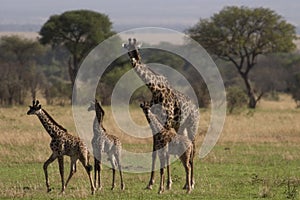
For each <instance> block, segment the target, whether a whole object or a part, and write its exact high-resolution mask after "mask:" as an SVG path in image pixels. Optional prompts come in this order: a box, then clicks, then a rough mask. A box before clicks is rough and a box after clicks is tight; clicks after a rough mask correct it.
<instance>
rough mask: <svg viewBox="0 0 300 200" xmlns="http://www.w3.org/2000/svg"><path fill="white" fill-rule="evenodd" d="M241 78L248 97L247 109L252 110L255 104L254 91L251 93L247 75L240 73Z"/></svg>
mask: <svg viewBox="0 0 300 200" xmlns="http://www.w3.org/2000/svg"><path fill="white" fill-rule="evenodd" d="M241 77H242V78H243V80H244V82H245V86H246V89H247V95H248V98H249V102H248V108H253V109H254V108H255V107H256V104H257V99H256V98H255V94H254V91H253V89H252V86H251V83H250V81H249V79H248V74H245V73H241Z"/></svg>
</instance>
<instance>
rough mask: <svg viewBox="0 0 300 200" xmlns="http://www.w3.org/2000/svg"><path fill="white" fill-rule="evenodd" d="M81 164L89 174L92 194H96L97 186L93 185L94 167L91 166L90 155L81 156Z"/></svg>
mask: <svg viewBox="0 0 300 200" xmlns="http://www.w3.org/2000/svg"><path fill="white" fill-rule="evenodd" d="M79 160H80V162H81V164H82V165H83V167H84V168H85V171H86V173H87V174H88V177H89V181H90V185H91V191H92V194H94V193H95V186H94V183H93V179H92V173H91V172H92V168H93V167H92V166H91V165H90V155H89V153H87V154H85V155H81V156H80V158H79Z"/></svg>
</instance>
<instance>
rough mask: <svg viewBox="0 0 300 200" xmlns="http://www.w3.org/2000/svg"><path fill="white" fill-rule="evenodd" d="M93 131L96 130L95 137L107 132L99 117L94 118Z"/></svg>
mask: <svg viewBox="0 0 300 200" xmlns="http://www.w3.org/2000/svg"><path fill="white" fill-rule="evenodd" d="M93 132H94V137H99V136H102V135H104V134H105V129H104V128H103V127H102V125H101V123H99V120H98V118H97V117H95V119H94V123H93Z"/></svg>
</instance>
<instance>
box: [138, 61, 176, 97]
mask: <svg viewBox="0 0 300 200" xmlns="http://www.w3.org/2000/svg"><path fill="white" fill-rule="evenodd" d="M134 70H135V72H136V73H137V75H138V76H139V77H140V78H141V79H142V81H143V82H144V83H145V84H146V86H147V87H148V88H149V89H150V90H151V92H152V93H160V92H161V91H162V90H164V89H166V88H171V87H170V85H169V82H168V81H167V79H166V77H164V76H162V75H159V74H156V73H155V72H154V71H152V70H151V69H150V68H149V67H148V66H147V65H145V64H143V63H137V64H136V65H135V67H134Z"/></svg>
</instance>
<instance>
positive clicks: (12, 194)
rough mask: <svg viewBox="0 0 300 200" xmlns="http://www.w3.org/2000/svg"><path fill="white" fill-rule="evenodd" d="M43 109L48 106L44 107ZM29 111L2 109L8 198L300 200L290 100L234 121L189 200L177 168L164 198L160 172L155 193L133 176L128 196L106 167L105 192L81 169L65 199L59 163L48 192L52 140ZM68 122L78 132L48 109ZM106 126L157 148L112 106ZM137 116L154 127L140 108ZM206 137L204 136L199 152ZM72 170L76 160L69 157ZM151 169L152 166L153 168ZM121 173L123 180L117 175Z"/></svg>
mask: <svg viewBox="0 0 300 200" xmlns="http://www.w3.org/2000/svg"><path fill="white" fill-rule="evenodd" d="M42 103H43V102H42ZM27 108H28V107H13V108H1V109H0V198H1V199H18V198H22V199H100V198H102V199H183V198H188V199H260V198H265V199H300V193H299V191H300V123H299V122H300V110H299V109H295V104H294V102H293V101H292V100H291V99H290V97H288V96H285V95H283V96H281V98H280V101H277V102H271V101H262V102H260V103H259V105H258V108H257V109H256V110H255V111H248V110H243V111H241V112H240V113H238V114H232V115H228V116H227V117H226V122H225V125H224V129H223V132H222V135H221V137H220V139H219V141H218V143H217V145H216V146H215V147H214V148H213V150H212V151H211V152H210V153H209V154H208V156H206V157H205V158H204V159H199V158H198V157H196V158H195V179H196V186H195V189H194V190H193V191H192V193H191V194H189V195H187V194H186V193H185V191H184V190H182V189H181V188H182V186H183V184H184V170H183V167H182V166H181V164H180V163H179V162H175V163H173V164H172V167H171V168H172V175H173V188H172V190H170V191H165V193H164V194H162V195H158V194H157V191H158V182H159V177H158V172H157V173H156V183H155V187H154V189H153V190H151V191H150V190H145V189H144V188H145V186H146V185H147V183H148V179H149V173H137V174H133V173H125V174H124V179H125V184H126V189H125V191H121V190H120V187H119V177H118V176H117V180H116V181H117V187H116V188H115V190H114V191H111V190H110V184H111V170H110V169H109V168H108V167H104V170H103V173H102V174H103V178H102V180H103V182H104V188H103V189H102V190H101V191H97V192H96V194H95V195H93V196H92V195H90V188H89V182H88V178H87V176H86V174H85V172H84V169H83V167H82V166H81V165H80V164H79V163H78V167H77V173H76V174H75V175H74V176H73V178H72V180H71V182H70V184H69V186H68V188H67V189H66V193H65V195H60V194H59V192H60V176H59V171H58V164H57V162H54V163H52V164H51V165H50V166H49V177H50V184H51V187H52V188H53V190H52V191H51V192H50V193H46V187H45V180H44V174H43V169H42V166H43V162H44V161H45V160H46V159H47V158H48V157H49V155H50V153H51V151H50V148H49V142H50V137H49V136H48V134H47V133H46V131H45V130H44V129H43V127H42V125H41V124H40V122H39V120H38V119H37V117H36V116H27V115H26V112H27ZM44 108H45V109H46V110H47V111H48V112H49V113H50V114H51V115H52V116H53V117H54V119H55V120H56V121H57V122H59V123H60V124H62V125H64V127H66V128H67V129H68V130H69V131H70V132H73V133H74V132H75V125H74V122H73V118H72V110H71V106H66V107H59V106H55V107H54V106H45V107H44ZM105 110H106V116H105V117H106V118H105V121H104V123H105V127H106V128H107V129H108V132H109V133H114V134H116V135H118V136H119V137H120V138H121V140H122V142H123V146H124V148H125V149H128V150H131V151H133V150H135V149H138V150H137V151H141V150H143V149H151V141H152V140H151V138H150V139H148V140H145V141H142V142H141V141H136V140H135V139H133V138H128V137H127V136H126V134H124V133H122V132H121V131H120V130H119V129H118V128H117V126H116V125H115V124H113V120H112V117H111V113H110V112H109V109H108V107H105ZM131 115H132V118H133V119H134V120H135V121H136V122H137V123H141V124H146V120H145V119H144V116H143V113H142V111H141V110H140V109H139V108H133V109H131ZM208 121H209V112H208V111H206V110H201V120H200V125H199V127H200V131H199V132H205V131H206V128H207V123H208ZM202 140H203V136H201V135H200V136H199V137H198V141H197V152H198V151H199V148H200V146H201V142H202ZM65 162H66V164H65V165H66V172H65V176H67V175H68V172H69V159H68V158H65ZM149 169H150V163H149ZM117 175H118V174H117Z"/></svg>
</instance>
